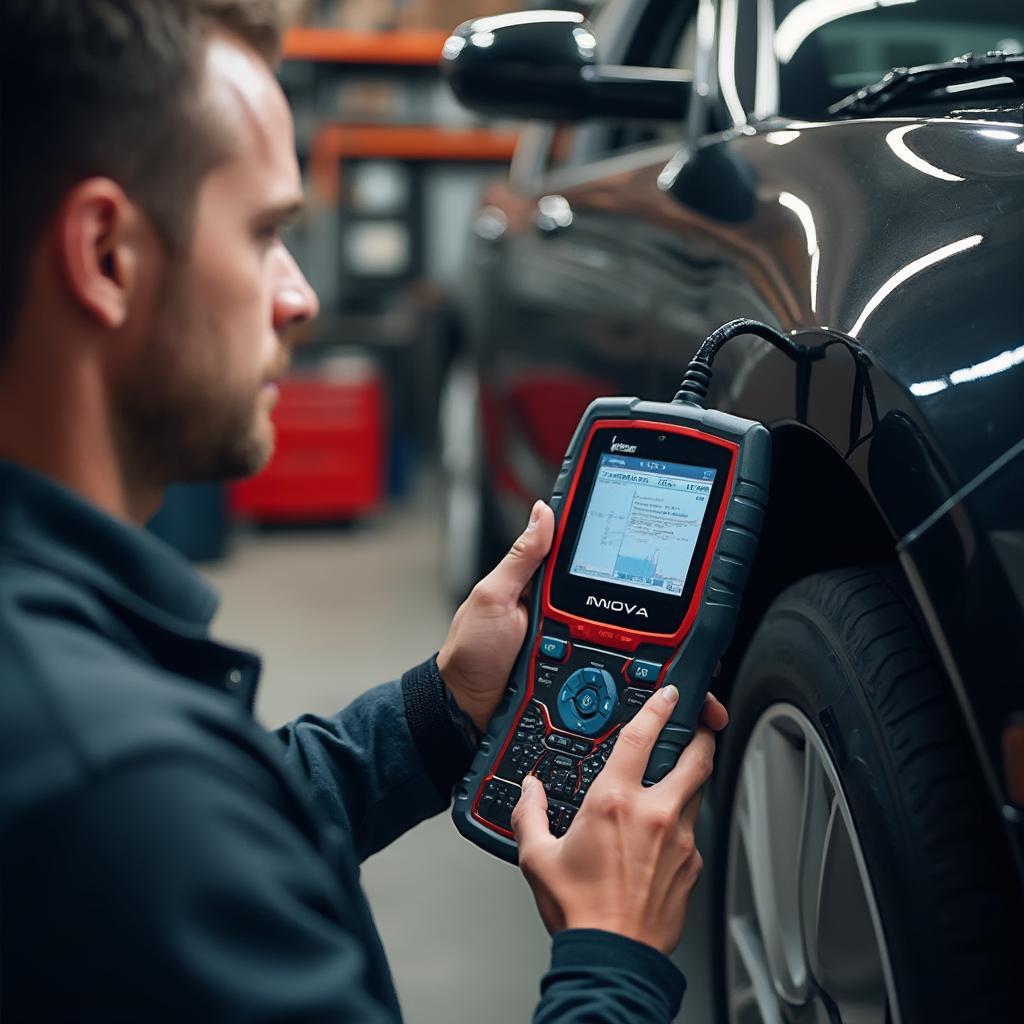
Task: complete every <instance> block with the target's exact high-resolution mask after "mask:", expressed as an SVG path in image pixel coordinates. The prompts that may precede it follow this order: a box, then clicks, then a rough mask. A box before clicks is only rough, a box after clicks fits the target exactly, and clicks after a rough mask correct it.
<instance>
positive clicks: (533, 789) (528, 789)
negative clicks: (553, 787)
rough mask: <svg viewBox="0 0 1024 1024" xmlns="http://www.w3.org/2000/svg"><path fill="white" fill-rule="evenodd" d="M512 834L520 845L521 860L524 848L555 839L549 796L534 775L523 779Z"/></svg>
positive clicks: (513, 819) (513, 814) (514, 810)
mask: <svg viewBox="0 0 1024 1024" xmlns="http://www.w3.org/2000/svg"><path fill="white" fill-rule="evenodd" d="M512 834H513V835H514V836H515V838H516V843H517V844H518V845H519V855H520V860H522V855H523V850H524V848H526V849H529V848H530V847H531V846H533V845H534V844H536V843H538V842H543V841H545V840H548V839H552V838H553V836H552V835H551V832H550V831H549V830H548V795H547V793H545V792H544V787H543V786H542V785H541V784H540V783H539V782H538V781H537V780H536V779H535V778H534V777H533V776H532V775H527V776H526V778H525V779H523V791H522V793H520V794H519V802H518V803H517V804H516V806H515V808H514V809H513V811H512Z"/></svg>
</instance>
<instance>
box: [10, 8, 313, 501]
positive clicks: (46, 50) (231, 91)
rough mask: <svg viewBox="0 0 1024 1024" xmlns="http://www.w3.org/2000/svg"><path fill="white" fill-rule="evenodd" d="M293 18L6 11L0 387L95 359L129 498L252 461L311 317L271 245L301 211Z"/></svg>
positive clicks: (88, 374) (222, 11)
mask: <svg viewBox="0 0 1024 1024" xmlns="http://www.w3.org/2000/svg"><path fill="white" fill-rule="evenodd" d="M279 6H280V5H279V4H278V3H276V2H274V0H75V2H74V3H68V2H67V0H4V4H3V15H2V18H3V31H2V39H3V41H2V44H0V47H2V52H0V62H2V65H0V67H2V74H3V77H4V83H3V110H2V129H0V130H2V132H3V141H2V146H0V149H2V154H3V155H2V157H0V160H2V173H3V180H2V188H0V204H2V205H0V211H2V214H3V223H4V234H3V237H4V250H5V253H4V258H5V270H4V273H3V275H0V289H2V290H0V386H2V384H3V381H4V378H5V377H8V378H9V379H11V378H12V377H13V376H18V375H20V376H22V377H24V378H25V379H26V380H27V379H29V378H32V379H33V380H34V381H35V382H36V384H37V385H38V382H39V381H40V380H41V379H45V378H43V377H40V375H39V374H37V373H33V372H32V368H33V366H38V364H39V363H40V361H41V360H47V359H48V360H50V361H51V362H53V361H55V360H58V361H59V360H62V359H66V360H67V361H68V367H67V368H65V367H64V366H63V364H61V365H60V369H61V371H64V370H65V369H67V372H68V373H70V372H71V370H72V369H77V368H78V367H79V365H81V372H80V373H79V377H80V382H79V383H80V389H79V390H82V391H88V392H89V395H88V398H87V399H83V400H82V403H81V404H82V405H83V413H82V415H83V416H84V417H85V418H88V413H89V412H90V411H91V412H93V413H96V414H97V415H98V417H99V418H100V419H102V420H103V421H104V432H105V434H106V436H107V438H108V440H109V444H110V445H111V447H112V448H113V449H114V451H115V453H116V461H117V463H118V466H119V470H120V472H122V474H126V475H127V476H128V477H129V478H130V479H129V486H132V485H133V483H134V482H135V481H137V482H138V484H139V486H146V487H150V488H153V487H160V486H162V485H163V484H164V483H166V482H168V481H170V480H174V479H192V480H194V479H213V478H220V477H225V476H235V475H243V474H245V473H249V472H252V471H254V470H255V469H257V468H259V466H260V465H262V463H263V462H264V461H265V460H266V458H267V457H268V455H269V452H270V450H271V447H272V442H273V435H272V428H271V426H270V422H269V411H270V407H271V405H272V404H273V403H272V397H273V388H271V387H269V386H268V381H269V380H271V379H272V378H273V377H275V376H277V375H279V374H280V372H281V371H282V369H283V367H284V364H285V363H286V361H287V347H286V346H287V344H288V341H287V335H288V331H289V329H290V328H291V327H293V326H295V325H296V324H297V323H300V322H302V321H304V320H307V319H309V318H310V317H311V316H313V315H315V313H316V299H315V296H314V295H313V293H312V292H311V290H310V289H309V286H308V284H307V283H306V281H305V279H304V278H303V277H302V275H301V273H300V272H299V270H298V268H297V267H296V266H295V264H294V262H293V261H292V260H291V257H290V256H289V254H288V253H287V251H286V250H285V249H284V247H283V245H282V244H281V242H280V239H279V237H278V230H279V229H280V227H281V226H282V225H283V224H284V223H285V221H286V220H287V219H288V217H289V216H290V215H291V214H293V213H294V212H295V210H296V209H297V208H298V206H299V204H300V202H301V183H300V179H299V172H298V165H297V163H296V160H295V154H294V146H293V140H292V122H291V115H290V112H289V110H288V106H287V103H286V101H285V98H284V95H283V93H282V92H281V89H280V87H279V86H278V84H277V82H276V80H275V78H274V76H273V72H272V67H273V63H274V61H275V59H276V55H277V52H278V48H279V43H280V14H279ZM55 334H58V335H60V336H59V337H56V338H55V337H54V335H55ZM45 397H46V396H42V395H41V396H39V400H40V401H45ZM75 397H76V399H77V398H82V396H80V395H79V396H75ZM97 404H99V405H100V406H102V408H100V409H97V408H96V406H97ZM0 422H2V420H0ZM4 441H5V439H4V438H3V437H0V444H3V443H4ZM0 450H2V449H0Z"/></svg>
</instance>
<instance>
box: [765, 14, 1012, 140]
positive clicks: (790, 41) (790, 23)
mask: <svg viewBox="0 0 1024 1024" xmlns="http://www.w3.org/2000/svg"><path fill="white" fill-rule="evenodd" d="M865 7H868V9H867V10H865ZM775 21H776V29H775V39H774V45H775V55H776V57H777V58H778V62H779V108H780V112H781V113H782V114H784V115H786V116H789V117H798V118H803V119H806V120H816V119H822V118H827V117H828V116H829V115H828V107H829V106H830V105H831V104H833V103H835V102H836V101H837V100H840V99H842V98H843V97H844V96H846V95H848V94H849V93H851V92H853V91H854V90H856V89H859V88H860V87H861V86H864V85H868V84H870V83H871V82H875V81H877V80H878V79H879V78H881V77H882V75H883V74H884V73H885V72H886V71H887V70H888V69H889V68H892V67H914V66H916V65H919V64H932V63H936V62H938V61H945V60H951V59H952V58H954V57H959V56H960V55H961V54H962V53H966V52H968V51H973V52H975V53H985V52H986V51H988V50H1005V51H1007V52H1019V51H1021V49H1022V48H1024V4H1022V3H1021V2H1020V0H843V2H838V0H775Z"/></svg>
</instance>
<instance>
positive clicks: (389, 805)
mask: <svg viewBox="0 0 1024 1024" xmlns="http://www.w3.org/2000/svg"><path fill="white" fill-rule="evenodd" d="M215 604H216V600H215V597H214V595H213V594H212V592H211V591H210V590H209V589H208V588H207V587H206V585H205V584H204V583H203V582H202V581H201V580H200V579H199V577H198V576H197V575H196V574H195V573H194V572H193V571H192V570H191V568H190V567H189V566H188V565H187V564H186V563H185V562H184V561H183V560H181V559H180V558H179V557H178V556H177V555H176V554H175V553H174V552H173V551H171V550H170V549H169V548H167V547H166V546H164V545H163V544H162V543H161V542H160V541H158V540H157V539H156V538H154V537H152V536H151V535H149V534H147V533H145V532H144V531H141V530H136V529H133V528H131V527H129V526H126V525H125V524H123V523H120V522H118V521H116V520H114V519H111V518H110V517H108V516H106V515H104V514H103V513H101V512H100V511H98V510H97V509H95V508H94V507H92V506H91V505H88V504H86V503H85V502H83V501H81V500H80V499H78V498H77V497H76V496H75V495H73V494H71V493H70V492H68V491H67V490H65V489H63V488H61V487H59V486H57V485H56V484H54V483H52V482H50V481H48V480H46V479H44V478H42V477H40V476H37V475H35V474H33V473H30V472H28V471H26V470H24V469H21V468H19V467H16V466H14V465H12V464H10V463H3V462H0V1020H3V1021H4V1022H10V1024H14V1022H18V1021H31V1022H46V1024H55V1022H59V1021H72V1020H74V1021H103V1022H114V1021H133V1022H143V1021H145V1022H160V1021H168V1022H170V1021H175V1022H190V1024H198V1022H205V1021H211V1022H218V1024H228V1022H231V1021H245V1022H250V1021H260V1022H264V1021H265V1022H270V1021H274V1022H289V1024H291V1022H295V1024H306V1022H328V1021H331V1022H340V1021H351V1022H384V1021H397V1020H398V1019H399V1018H400V1010H399V1006H398V1001H397V998H396V995H395V989H394V986H393V984H392V980H391V975H390V973H389V970H388V966H387V960H386V959H385V956H384V951H383V949H382V947H381V944H380V939H379V937H378V934H377V930H376V928H375V927H374V924H373V921H372V919H371V916H370V911H369V908H368V906H367V903H366V900H365V898H364V896H363V893H362V890H361V888H360V884H359V863H360V861H361V860H362V859H363V858H365V857H367V856H369V855H370V854H371V853H373V852H374V851H376V850H379V849H380V848H381V847H383V846H385V845H387V844H388V843H389V842H391V841H392V840H393V839H395V838H396V837H397V836H399V835H401V834H402V833H403V832H405V831H406V830H407V829H409V828H411V827H412V826H413V825H415V824H417V823H418V822H420V821H422V820H423V819H424V818H426V817H428V816H430V815H433V814H437V813H438V812H440V811H442V810H443V809H444V808H445V807H446V806H447V805H448V803H449V800H450V799H451V792H452V788H453V786H454V784H455V782H456V781H457V780H458V778H459V777H460V775H461V774H462V772H463V771H464V770H465V768H466V767H467V765H468V763H469V759H470V754H471V751H470V749H469V747H468V745H467V743H466V741H465V740H464V739H463V737H462V735H461V733H460V732H459V731H458V729H457V728H456V727H455V725H454V724H453V722H452V720H451V718H450V716H449V714H448V709H447V705H446V702H445V698H444V689H443V683H442V681H441V679H440V677H439V675H438V673H437V668H436V664H435V663H434V661H433V659H431V660H430V661H428V662H426V663H424V664H423V665H420V666H419V667H417V668H414V669H412V670H411V671H409V672H407V673H406V674H405V676H404V677H403V678H402V680H401V682H400V683H398V682H396V683H390V684H387V685H385V686H380V687H378V688H376V689H374V690H371V691H370V692H369V693H367V694H365V695H364V696H363V697H361V698H360V699H359V700H357V701H355V702H354V703H353V704H352V705H350V706H349V707H348V708H346V709H345V710H344V711H342V712H340V713H338V714H337V715H334V716H332V717H330V718H320V717H316V716H312V715H306V716H303V717H301V718H299V719H297V720H296V721H294V722H291V723H290V724H288V725H286V726H284V727H283V728H281V729H279V730H277V731H276V732H273V733H267V732H266V731H264V730H263V729H261V728H260V727H259V726H258V725H257V724H256V723H255V722H254V720H253V718H252V705H253V699H254V695H255V690H256V685H257V680H258V676H259V670H260V663H259V659H258V658H257V657H256V655H254V654H252V653H250V652H247V651H240V650H236V649H233V648H230V647H226V646H224V645H222V644H219V643H216V642H215V641H213V640H211V639H210V637H209V635H208V627H209V623H210V619H211V617H212V615H213V611H214V608H215ZM683 986H684V983H683V980H682V977H681V976H680V975H679V973H678V972H677V971H676V970H675V968H674V967H673V966H672V965H671V964H670V963H669V962H668V960H666V959H665V958H664V957H663V956H662V955H661V954H660V953H657V952H656V951H655V950H653V949H651V948H649V947H647V946H643V945H641V944H639V943H635V942H632V941H630V940H628V939H624V938H622V937H620V936H615V935H610V934H608V933H603V932H592V931H574V932H563V933H562V934H561V935H559V936H558V937H557V938H556V939H555V941H554V944H553V951H552V968H551V970H550V972H549V973H548V974H547V975H546V976H545V978H544V980H543V982H542V997H541V1001H540V1003H539V1005H538V1008H537V1013H536V1016H535V1020H536V1021H543V1022H555V1021H558V1022H562V1021H584V1020H586V1021H591V1022H597V1021H609V1022H623V1024H625V1022H638V1021H651V1022H661V1021H667V1020H669V1019H670V1018H671V1017H672V1016H673V1014H674V1013H675V1011H676V1009H677V1008H678V1005H679V1001H680V999H681V997H682V990H683ZM453 1024H455V1022H453Z"/></svg>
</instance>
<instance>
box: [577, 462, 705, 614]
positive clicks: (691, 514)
mask: <svg viewBox="0 0 1024 1024" xmlns="http://www.w3.org/2000/svg"><path fill="white" fill-rule="evenodd" d="M714 480H715V470H713V469H709V468H708V467H706V466H687V465H683V464H681V463H675V462H657V461H653V460H650V459H637V458H628V457H624V456H616V455H602V456H601V459H600V462H599V463H598V468H597V473H596V475H595V477H594V486H593V488H592V489H591V492H590V499H589V501H588V503H587V510H586V514H585V515H584V518H583V526H582V529H581V530H580V537H579V541H578V542H577V544H576V550H575V551H574V552H573V557H572V563H571V565H570V567H569V572H570V573H571V574H572V575H574V576H581V577H583V578H585V579H592V580H600V581H601V582H605V583H617V584H621V585H623V586H629V587H638V588H640V589H642V590H654V591H660V592H662V593H665V594H672V595H679V594H682V592H683V588H684V586H685V584H686V575H687V573H688V572H689V570H690V564H691V562H692V561H693V554H694V551H695V550H696V547H697V539H698V536H699V534H700V528H701V524H702V523H703V521H704V516H705V513H706V512H707V507H708V500H709V498H710V496H711V488H712V486H713V484H714Z"/></svg>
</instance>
